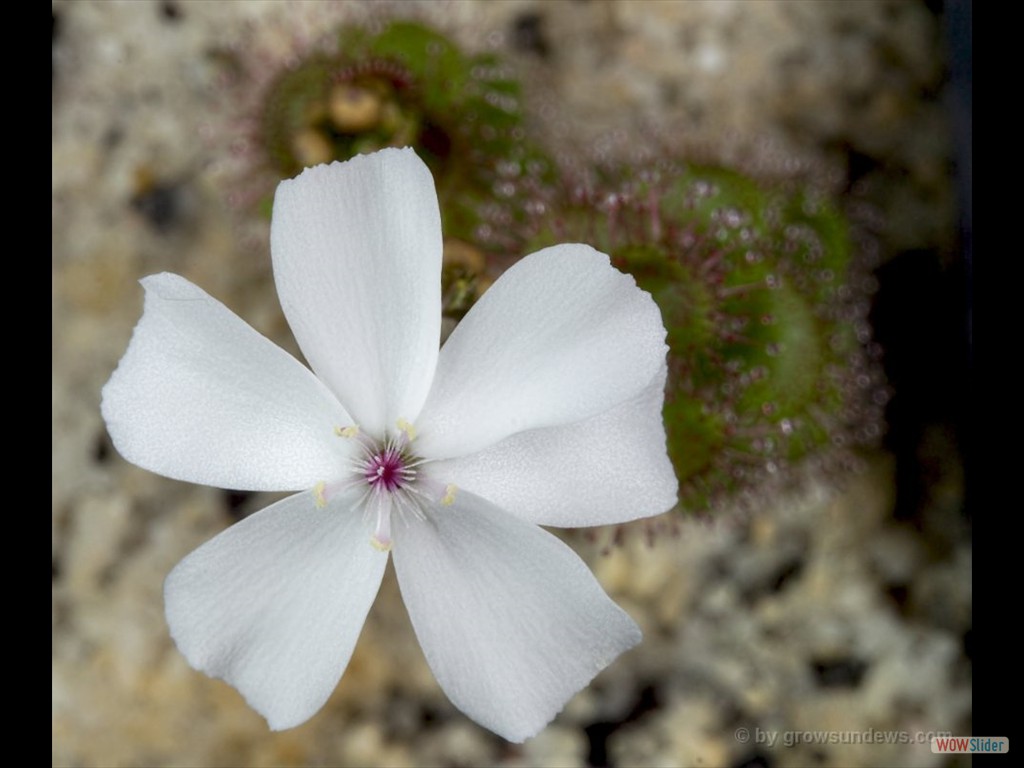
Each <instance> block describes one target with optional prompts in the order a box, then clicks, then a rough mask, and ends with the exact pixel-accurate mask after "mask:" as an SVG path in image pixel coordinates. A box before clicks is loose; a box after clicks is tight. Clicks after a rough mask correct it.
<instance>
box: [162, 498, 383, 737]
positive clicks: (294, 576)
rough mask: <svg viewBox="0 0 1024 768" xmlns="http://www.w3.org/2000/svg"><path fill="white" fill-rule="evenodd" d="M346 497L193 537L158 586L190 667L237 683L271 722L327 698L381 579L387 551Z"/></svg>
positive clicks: (286, 504)
mask: <svg viewBox="0 0 1024 768" xmlns="http://www.w3.org/2000/svg"><path fill="white" fill-rule="evenodd" d="M346 501H351V499H345V498H338V499H336V500H334V501H332V502H331V503H330V504H328V506H327V507H326V508H324V509H318V508H317V507H316V505H315V504H314V502H313V495H312V494H311V493H309V492H307V493H301V494H296V495H295V496H291V497H289V498H287V499H285V500H283V501H280V502H278V503H277V504H274V505H273V506H271V507H268V508H267V509H264V510H263V511H261V512H257V513H256V514H255V515H252V516H251V517H247V518H246V519H244V520H242V521H241V522H240V523H238V524H236V525H234V526H232V527H231V528H229V529H228V530H226V531H224V532H223V533H221V534H220V535H219V536H217V537H216V538H214V539H212V540H211V541H208V542H207V543H206V544H204V545H203V546H201V547H200V548H199V549H197V550H196V551H195V552H193V553H192V554H190V555H189V556H188V557H186V558H185V559H184V560H182V561H181V562H180V563H179V564H178V566H177V567H176V568H175V569H174V570H173V571H171V574H170V576H168V577H167V582H166V583H165V585H164V600H165V603H166V606H165V607H166V611H167V623H168V624H169V625H170V628H171V635H172V636H173V637H174V642H175V643H177V645H178V649H179V650H180V651H181V652H182V653H183V654H184V655H185V658H187V659H188V662H189V664H191V665H192V666H193V667H195V668H196V669H198V670H201V671H203V672H205V673H206V674H208V675H211V676H213V677H218V678H221V679H223V680H226V681H227V682H228V683H230V684H231V685H233V686H234V687H235V688H237V689H238V690H239V692H240V693H241V694H242V695H243V696H244V697H245V700H246V701H247V702H248V703H249V705H250V706H251V707H252V708H253V709H255V710H256V711H257V712H259V713H260V714H261V715H263V716H264V717H265V718H266V719H267V722H268V723H269V724H270V727H271V728H272V729H274V730H281V729H283V728H291V727H293V726H296V725H299V724H300V723H303V722H305V721H306V720H308V719H309V718H310V717H312V716H313V715H314V714H315V713H316V712H317V710H319V709H320V707H322V706H323V705H324V702H326V701H327V698H328V697H329V696H330V695H331V692H332V691H333V690H334V688H335V686H337V684H338V680H340V679H341V675H342V673H343V672H344V671H345V667H346V666H347V665H348V661H349V658H350V657H351V656H352V649H353V648H354V647H355V644H356V639H357V638H358V637H359V632H360V631H361V630H362V628H363V623H364V622H365V621H366V614H367V612H368V611H369V610H370V605H371V604H372V603H373V599H374V597H375V596H376V594H377V590H378V588H379V587H380V582H381V579H382V578H383V576H384V567H385V566H386V565H387V560H388V558H387V554H386V553H383V552H379V551H377V550H376V549H374V548H373V547H372V546H371V545H370V529H369V528H368V527H367V525H366V523H365V521H364V520H363V518H362V514H361V513H360V512H357V511H353V510H352V508H351V507H349V506H346V504H345V502H346Z"/></svg>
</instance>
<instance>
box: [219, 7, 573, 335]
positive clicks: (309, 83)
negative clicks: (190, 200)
mask: <svg viewBox="0 0 1024 768" xmlns="http://www.w3.org/2000/svg"><path fill="white" fill-rule="evenodd" d="M380 8H382V9H384V8H385V6H380ZM374 10H375V9H371V12H370V13H369V15H365V14H364V15H363V16H361V17H357V15H356V14H354V13H352V14H347V15H345V14H343V15H342V16H341V17H340V18H338V19H335V20H334V21H333V23H329V24H328V26H327V27H326V28H327V29H329V30H330V31H329V32H327V33H326V34H324V35H321V36H319V37H318V38H317V42H315V43H312V44H311V43H307V42H304V41H301V40H298V39H296V40H295V41H294V44H293V46H292V48H293V50H292V51H291V52H290V54H289V56H288V57H282V56H280V55H279V54H278V55H273V54H269V53H265V52H261V51H260V49H259V47H258V46H256V45H254V51H249V50H248V49H247V48H244V47H237V48H236V49H235V50H232V51H228V52H225V53H224V55H223V56H222V58H223V61H222V68H223V70H224V72H225V81H226V82H229V83H231V84H233V85H231V86H230V87H229V86H226V87H225V91H226V92H227V93H231V94H234V95H237V96H238V98H237V99H236V101H238V102H240V103H239V104H238V105H237V109H236V111H237V112H238V113H240V115H241V116H238V115H234V116H231V117H230V119H229V120H228V121H225V122H226V123H230V127H229V128H227V130H228V131H229V132H230V131H237V130H239V127H240V129H241V132H242V133H243V134H244V135H242V136H239V137H238V138H237V141H236V142H235V146H234V147H233V154H232V157H231V158H230V159H229V160H228V161H226V162H225V163H224V164H225V165H226V166H228V167H230V168H231V169H232V170H230V171H227V172H225V173H224V175H225V176H226V177H227V179H228V181H227V186H228V189H229V190H230V191H229V198H230V201H231V202H232V204H233V206H234V207H235V208H238V209H241V210H242V211H243V212H244V213H246V214H247V215H251V213H252V212H254V211H255V212H258V213H259V214H260V215H262V216H269V213H270V203H271V193H272V192H273V189H274V185H276V184H277V182H278V181H280V180H281V179H285V178H290V177H292V176H294V175H296V174H297V173H299V172H300V171H301V170H302V169H303V168H306V167H310V166H313V165H317V164H320V163H329V162H332V161H335V160H342V161H343V160H347V159H350V158H352V157H354V156H355V155H358V154H364V153H368V152H373V151H376V150H379V149H383V148H385V147H405V146H409V147H412V148H413V149H414V150H415V151H416V152H417V154H418V155H419V156H420V157H421V158H422V159H423V160H424V162H425V163H426V164H427V166H428V167H429V168H430V170H431V173H432V174H433V176H434V179H435V183H436V185H437V192H438V199H439V202H440V206H441V216H442V221H443V224H444V231H445V238H446V241H445V258H444V266H443V270H442V284H443V299H444V304H443V308H444V314H445V316H446V317H448V318H450V319H451V320H458V319H461V317H462V316H463V315H464V314H465V313H466V311H467V310H468V309H469V307H471V306H472V304H473V303H474V302H475V301H476V299H477V298H479V296H480V295H482V293H483V291H484V290H486V288H487V287H488V286H489V285H490V284H491V282H492V281H493V277H494V276H495V275H493V274H490V272H493V270H490V269H489V265H490V264H492V263H494V262H496V261H497V262H499V263H502V264H503V265H507V260H505V261H503V260H502V257H503V256H507V255H508V254H521V253H522V252H523V251H522V247H523V245H524V243H523V241H522V239H521V237H520V236H521V234H522V233H524V232H525V231H527V223H528V221H529V219H530V218H531V217H533V216H535V215H536V214H537V213H538V212H541V211H543V210H545V208H546V206H545V205H544V201H545V200H546V199H547V198H548V197H549V196H550V195H551V194H552V191H553V189H554V179H555V172H554V165H553V163H552V162H551V161H550V160H549V159H548V157H547V156H546V155H545V153H544V152H543V151H542V150H541V149H540V148H539V146H538V145H537V144H534V143H532V142H530V141H529V139H528V131H527V128H526V125H525V117H524V109H523V103H522V102H523V97H522V87H521V85H520V83H519V81H518V80H517V79H516V77H515V73H514V71H513V69H512V68H511V67H510V65H509V64H508V63H507V62H505V61H504V60H503V59H502V58H501V57H500V56H499V54H498V53H497V52H496V51H495V50H493V49H492V48H485V49H484V50H481V51H476V52H472V53H470V52H467V51H465V50H464V49H463V48H462V47H461V46H460V45H458V44H457V43H456V42H455V41H454V39H453V36H452V35H449V34H446V33H445V32H443V31H441V30H440V29H438V28H437V26H436V25H432V24H431V23H428V22H427V21H426V20H424V19H419V18H403V17H398V16H393V15H392V16H386V15H385V11H384V10H381V11H379V12H373V11H374ZM401 10H403V6H401V5H397V6H392V5H389V6H386V12H387V13H390V14H395V13H396V12H399V11H401ZM420 10H421V11H422V10H423V9H420ZM420 15H429V14H424V13H421V14H420ZM321 23H323V22H321ZM253 37H254V39H256V38H258V35H257V34H255V33H254V34H253ZM267 71H270V72H272V73H273V74H271V75H270V76H268V75H267V74H266V73H267ZM254 94H255V95H256V97H255V98H253V96H254ZM243 97H244V98H243ZM229 101H230V100H229ZM218 130H219V131H224V130H225V126H222V127H220V128H219V129H218Z"/></svg>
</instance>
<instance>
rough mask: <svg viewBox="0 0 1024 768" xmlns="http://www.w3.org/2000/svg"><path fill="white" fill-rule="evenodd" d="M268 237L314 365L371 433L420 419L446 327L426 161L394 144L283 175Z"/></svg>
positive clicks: (289, 311)
mask: <svg viewBox="0 0 1024 768" xmlns="http://www.w3.org/2000/svg"><path fill="white" fill-rule="evenodd" d="M270 246H271V252H272V253H273V262H274V279H275V281H276V283H277V292H278V294H279V296H280V297H281V306H282V307H283V308H284V313H285V315H286V316H287V318H288V322H289V324H290V325H291V327H292V331H293V332H294V333H295V338H296V339H297V340H298V342H299V346H300V347H301V348H302V351H303V353H304V354H305V356H306V359H307V360H308V361H309V364H310V365H311V366H312V367H313V370H314V371H316V372H317V374H318V375H319V376H320V378H321V379H323V380H324V381H325V382H327V384H328V385H329V386H330V387H331V389H332V390H333V391H334V393H335V394H336V395H337V396H338V399H339V400H340V401H341V402H343V403H344V404H345V407H346V408H348V410H349V412H350V413H351V414H352V416H353V417H354V418H355V419H356V421H357V422H358V423H359V424H360V426H362V427H363V428H364V429H367V430H369V431H370V433H371V434H375V435H377V436H378V437H380V436H381V435H383V431H384V429H385V427H388V428H393V427H394V424H395V421H396V420H397V419H399V418H404V419H407V420H409V421H412V420H414V419H415V418H416V415H417V414H418V413H419V411H420V407H421V406H422V405H423V400H424V398H425V397H426V395H427V390H428V389H429V388H430V381H431V377H432V376H433V373H434V367H435V365H436V362H437V349H438V344H439V340H440V333H441V219H440V212H439V209H438V204H437V193H436V192H435V191H434V181H433V178H432V177H431V175H430V171H429V170H428V169H427V167H426V166H425V165H424V164H423V162H422V161H421V160H420V159H419V158H418V157H416V154H415V153H414V152H413V151H412V150H411V149H405V150H397V149H385V150H383V151H381V152H377V153H375V154H373V155H362V156H359V157H355V158H353V159H352V160H349V161H348V162H345V163H332V164H331V165H321V166H317V167H315V168H307V169H306V170H305V171H303V172H302V173H301V174H300V175H299V176H297V177H296V178H294V179H292V180H290V181H283V182H281V184H280V186H278V188H277V194H276V196H275V197H274V216H273V225H272V227H271V232H270Z"/></svg>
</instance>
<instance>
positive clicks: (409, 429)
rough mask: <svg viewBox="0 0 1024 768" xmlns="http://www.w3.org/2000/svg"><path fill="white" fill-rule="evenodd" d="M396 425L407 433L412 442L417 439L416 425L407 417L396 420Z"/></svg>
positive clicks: (406, 435)
mask: <svg viewBox="0 0 1024 768" xmlns="http://www.w3.org/2000/svg"><path fill="white" fill-rule="evenodd" d="M395 426H397V427H398V428H399V429H400V430H401V431H402V432H404V433H405V437H406V439H407V440H408V441H409V442H410V443H411V442H412V441H413V440H415V439H416V427H414V426H413V425H412V424H410V423H409V422H408V421H406V420H405V419H399V420H398V421H396V422H395Z"/></svg>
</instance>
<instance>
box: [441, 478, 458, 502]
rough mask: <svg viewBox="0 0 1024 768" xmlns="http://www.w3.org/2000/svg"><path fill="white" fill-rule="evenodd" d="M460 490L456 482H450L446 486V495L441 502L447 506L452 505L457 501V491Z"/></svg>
mask: <svg viewBox="0 0 1024 768" xmlns="http://www.w3.org/2000/svg"><path fill="white" fill-rule="evenodd" d="M458 490H459V488H458V486H456V485H455V484H454V483H449V484H448V485H446V486H445V488H444V497H443V498H442V499H441V503H442V504H444V506H446V507H450V506H451V505H452V504H454V503H455V493H456V492H457V491H458Z"/></svg>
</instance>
